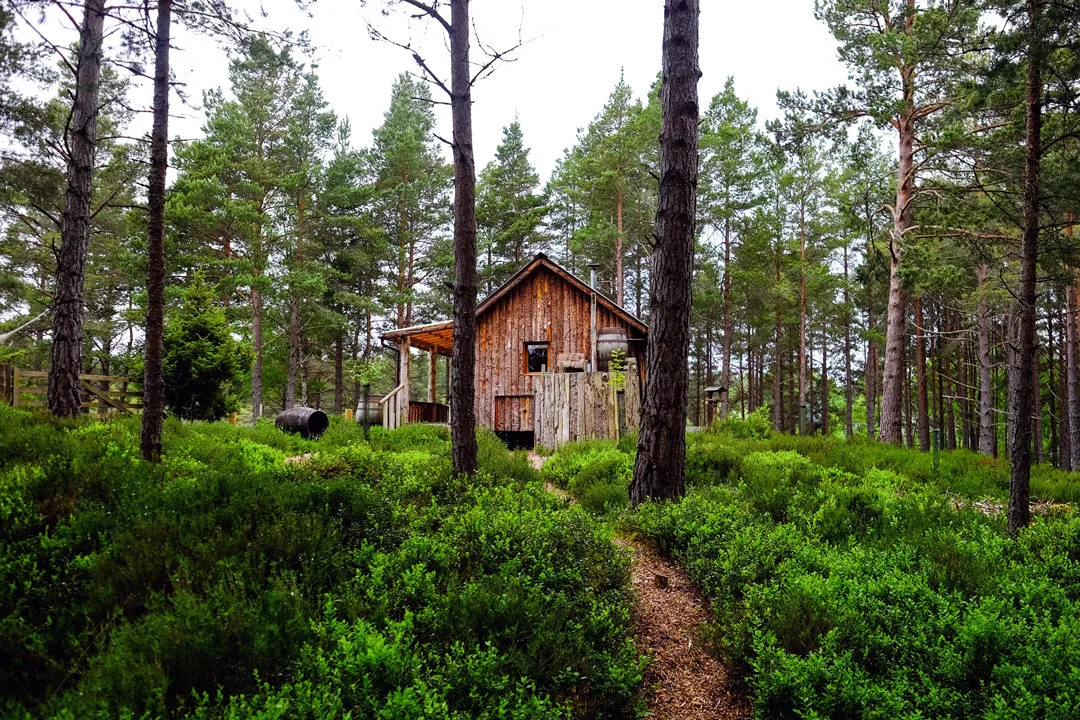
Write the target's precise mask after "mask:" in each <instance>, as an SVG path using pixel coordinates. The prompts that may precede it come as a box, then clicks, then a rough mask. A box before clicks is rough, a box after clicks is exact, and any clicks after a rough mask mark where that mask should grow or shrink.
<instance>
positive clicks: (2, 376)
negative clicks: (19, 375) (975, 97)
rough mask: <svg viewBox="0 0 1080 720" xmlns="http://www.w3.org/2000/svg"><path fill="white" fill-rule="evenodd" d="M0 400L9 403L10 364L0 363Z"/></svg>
mask: <svg viewBox="0 0 1080 720" xmlns="http://www.w3.org/2000/svg"><path fill="white" fill-rule="evenodd" d="M0 402H5V403H8V404H11V365H0Z"/></svg>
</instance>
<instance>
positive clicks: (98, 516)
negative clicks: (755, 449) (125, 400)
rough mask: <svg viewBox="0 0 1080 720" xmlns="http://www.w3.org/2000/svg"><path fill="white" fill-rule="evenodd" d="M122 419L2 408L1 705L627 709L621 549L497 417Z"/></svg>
mask: <svg viewBox="0 0 1080 720" xmlns="http://www.w3.org/2000/svg"><path fill="white" fill-rule="evenodd" d="M138 431H139V428H138V423H137V420H133V419H130V418H121V419H119V420H117V421H115V422H111V423H105V422H88V421H84V420H80V421H54V420H50V419H46V418H44V417H41V416H38V415H32V414H30V413H28V412H26V411H20V410H13V409H11V408H8V407H6V406H0V716H2V717H19V718H24V717H25V718H33V717H40V718H47V717H49V718H77V717H78V718H82V717H195V718H248V717H280V718H286V717H287V718H316V717H318V718H327V717H341V718H344V717H354V718H359V717H363V718H395V719H396V718H420V717H425V718H427V717H439V718H460V719H462V720H464V719H465V718H522V719H524V718H565V717H620V716H632V715H633V708H634V702H635V700H634V698H635V693H636V690H637V686H638V683H639V682H640V679H641V661H640V660H639V659H638V658H637V657H636V656H635V651H634V647H633V644H632V643H631V641H630V639H629V625H630V616H629V612H630V596H629V589H628V579H629V577H628V572H627V566H628V558H627V556H626V554H625V553H624V552H623V551H621V550H619V549H618V548H617V547H616V546H614V545H613V544H612V543H611V542H610V534H609V531H607V530H605V529H603V528H601V527H598V526H597V525H595V524H594V523H593V522H592V521H591V520H590V519H589V517H588V516H587V515H586V514H585V513H584V512H582V511H581V510H579V509H576V508H570V507H567V506H566V504H565V503H563V502H562V501H559V500H557V499H556V498H554V497H552V496H551V495H549V494H548V493H546V492H544V490H543V488H542V486H541V485H540V483H539V482H538V477H537V474H536V472H535V471H534V470H532V468H531V467H530V466H529V465H528V463H527V462H526V461H525V458H524V457H523V456H521V455H520V454H518V455H513V454H511V453H508V452H507V450H506V449H505V446H503V445H501V444H500V443H499V442H498V441H497V440H496V439H495V438H494V436H493V435H491V434H484V435H482V436H481V437H480V449H481V451H480V458H481V466H482V467H481V472H480V473H479V474H478V475H477V476H476V477H475V478H473V479H466V478H464V477H455V476H454V475H453V474H452V473H451V471H450V467H451V465H450V457H449V438H448V437H447V434H446V432H445V430H444V429H442V428H432V427H425V426H409V427H408V428H405V429H403V430H401V431H395V432H374V433H373V434H372V442H371V444H370V445H369V444H366V443H363V442H362V441H360V439H359V436H360V431H359V429H358V428H357V426H356V425H355V423H345V422H340V421H338V420H337V419H336V418H335V420H334V422H333V425H332V427H331V428H330V430H329V431H328V433H327V434H326V435H325V436H323V438H322V439H320V441H318V442H317V443H316V442H315V441H306V440H300V439H298V438H295V437H293V436H288V435H284V434H282V433H280V432H279V431H277V430H276V429H275V428H274V427H273V426H272V424H270V423H269V422H267V421H263V422H260V423H258V424H257V425H256V426H255V427H254V428H234V427H232V426H230V425H227V424H224V423H209V424H208V423H184V424H179V423H177V422H172V421H171V422H169V423H167V424H166V432H165V438H164V442H165V452H164V455H163V460H162V462H161V464H160V465H158V466H151V465H149V464H147V463H144V462H143V461H141V460H140V459H139V452H138ZM308 452H315V453H316V454H315V455H314V457H312V458H310V459H309V460H308V461H307V462H304V463H285V462H284V460H285V458H286V457H289V456H293V455H298V454H303V453H308Z"/></svg>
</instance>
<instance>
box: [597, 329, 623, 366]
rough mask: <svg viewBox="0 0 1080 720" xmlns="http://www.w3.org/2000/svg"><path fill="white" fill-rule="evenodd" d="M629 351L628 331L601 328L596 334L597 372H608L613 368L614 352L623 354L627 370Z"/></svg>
mask: <svg viewBox="0 0 1080 720" xmlns="http://www.w3.org/2000/svg"><path fill="white" fill-rule="evenodd" d="M629 350H630V345H629V343H628V342H627V341H626V330H624V329H622V328H618V327H606V328H600V332H598V333H596V368H595V370H596V372H607V371H608V370H609V369H610V368H611V354H612V353H614V352H619V353H621V355H622V360H623V368H624V369H625V368H626V358H627V356H628V355H629Z"/></svg>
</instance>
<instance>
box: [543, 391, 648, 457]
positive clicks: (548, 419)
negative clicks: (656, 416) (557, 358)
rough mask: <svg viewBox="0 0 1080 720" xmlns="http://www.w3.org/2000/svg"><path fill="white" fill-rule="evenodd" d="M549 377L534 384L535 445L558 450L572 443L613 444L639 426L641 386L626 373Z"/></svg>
mask: <svg viewBox="0 0 1080 720" xmlns="http://www.w3.org/2000/svg"><path fill="white" fill-rule="evenodd" d="M622 378H623V379H622V382H620V383H613V382H612V379H613V376H612V374H611V373H548V374H546V375H541V376H540V377H539V378H538V380H539V382H537V383H536V444H537V445H543V446H544V447H546V448H557V447H561V446H563V445H565V444H566V443H568V442H571V441H573V440H585V439H591V438H600V439H605V438H606V439H609V440H616V439H618V438H619V436H620V435H622V434H623V433H625V432H626V431H627V430H630V429H633V428H636V427H638V425H639V424H640V423H641V402H640V399H639V388H640V383H639V381H638V377H637V373H635V372H627V373H625V374H624V375H623V376H622Z"/></svg>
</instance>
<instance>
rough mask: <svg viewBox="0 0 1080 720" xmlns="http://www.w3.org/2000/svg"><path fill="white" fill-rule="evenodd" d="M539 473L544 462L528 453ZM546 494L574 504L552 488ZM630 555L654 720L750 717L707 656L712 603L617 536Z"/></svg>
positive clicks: (679, 573)
mask: <svg viewBox="0 0 1080 720" xmlns="http://www.w3.org/2000/svg"><path fill="white" fill-rule="evenodd" d="M529 462H530V463H532V465H533V467H535V468H536V469H537V470H539V469H540V467H541V466H543V464H544V458H543V457H541V456H539V455H537V454H536V453H534V452H530V453H529ZM545 487H546V488H547V490H548V492H551V493H553V494H555V495H558V496H559V497H561V498H563V499H566V500H570V502H573V498H571V497H570V495H569V494H568V493H567V492H566V491H565V490H563V489H561V488H558V487H556V486H554V485H552V484H551V483H547V484H546V485H545ZM615 542H616V543H618V544H619V545H620V546H622V547H624V548H626V549H627V550H628V551H630V554H631V555H630V557H631V560H630V578H631V583H632V585H633V587H634V595H635V597H636V604H635V608H634V630H635V635H636V637H635V641H636V644H637V646H638V648H639V650H640V651H641V652H643V653H645V654H647V655H648V656H649V657H650V658H651V660H650V662H649V664H648V666H647V667H646V668H645V680H644V688H645V701H646V704H647V707H648V710H649V713H650V717H655V718H660V719H661V720H700V719H704V718H718V719H722V720H727V719H729V718H747V717H750V715H751V713H752V709H751V706H750V702H749V700H748V699H747V698H746V696H745V694H743V693H741V692H738V691H736V690H735V689H733V686H734V683H733V682H731V681H730V680H729V676H728V670H727V668H725V667H724V665H723V663H721V662H720V661H719V660H718V659H717V658H716V656H715V655H714V654H713V653H711V652H709V649H708V647H707V646H706V641H705V640H704V639H703V638H702V637H701V630H702V628H703V627H704V625H705V623H706V622H707V621H708V620H709V617H710V611H709V605H708V602H707V601H706V600H705V598H704V597H703V596H702V594H701V591H700V590H698V588H697V586H696V585H695V584H694V583H693V582H692V581H691V580H690V578H689V577H687V575H686V572H685V571H683V569H682V568H680V567H679V566H677V565H675V564H673V563H671V562H670V561H668V560H666V559H664V558H663V557H662V556H661V555H660V553H658V552H657V551H656V549H655V548H653V547H651V546H650V545H649V544H648V543H645V542H642V541H640V540H637V539H632V538H628V537H623V536H620V537H617V538H616V540H615Z"/></svg>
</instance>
